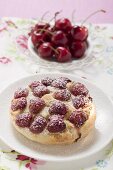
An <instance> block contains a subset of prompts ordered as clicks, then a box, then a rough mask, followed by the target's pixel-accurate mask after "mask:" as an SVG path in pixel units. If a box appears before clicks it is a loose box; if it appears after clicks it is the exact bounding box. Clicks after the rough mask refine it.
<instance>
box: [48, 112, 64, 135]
mask: <svg viewBox="0 0 113 170" xmlns="http://www.w3.org/2000/svg"><path fill="white" fill-rule="evenodd" d="M49 119H50V121H49V122H48V124H47V130H48V131H49V132H50V133H58V132H62V131H64V130H65V129H66V124H65V122H64V120H63V119H62V117H60V116H59V115H52V116H51V117H50V118H49Z"/></svg>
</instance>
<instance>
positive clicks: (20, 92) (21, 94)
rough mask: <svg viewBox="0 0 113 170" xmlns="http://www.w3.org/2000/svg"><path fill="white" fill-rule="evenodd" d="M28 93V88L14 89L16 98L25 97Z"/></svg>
mask: <svg viewBox="0 0 113 170" xmlns="http://www.w3.org/2000/svg"><path fill="white" fill-rule="evenodd" d="M28 93H29V91H28V89H26V88H25V89H22V88H19V89H18V90H16V91H15V93H14V98H15V99H17V98H20V97H27V96H28Z"/></svg>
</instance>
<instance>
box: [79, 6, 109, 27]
mask: <svg viewBox="0 0 113 170" xmlns="http://www.w3.org/2000/svg"><path fill="white" fill-rule="evenodd" d="M99 12H103V13H106V11H105V10H103V9H101V10H98V11H95V12H93V13H92V14H90V15H89V16H88V17H87V18H86V19H85V20H83V21H82V23H81V26H82V25H83V24H84V23H85V22H86V21H87V20H88V19H89V18H90V17H92V16H93V15H95V14H97V13H99Z"/></svg>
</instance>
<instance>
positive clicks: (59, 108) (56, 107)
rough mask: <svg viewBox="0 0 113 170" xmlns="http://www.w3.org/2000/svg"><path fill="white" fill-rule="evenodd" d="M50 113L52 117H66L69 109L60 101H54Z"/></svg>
mask: <svg viewBox="0 0 113 170" xmlns="http://www.w3.org/2000/svg"><path fill="white" fill-rule="evenodd" d="M49 113H50V114H51V115H54V114H55V115H65V114H66V113H67V107H66V105H65V104H64V103H62V102H60V101H54V102H53V103H52V104H51V106H50V107H49Z"/></svg>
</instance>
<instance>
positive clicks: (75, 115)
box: [69, 111, 88, 128]
mask: <svg viewBox="0 0 113 170" xmlns="http://www.w3.org/2000/svg"><path fill="white" fill-rule="evenodd" d="M87 119H88V116H87V115H86V113H85V112H83V111H74V112H72V113H71V115H70V117H69V121H70V122H71V123H73V124H74V125H75V126H76V127H77V128H80V127H81V126H82V125H83V124H84V123H85V121H86V120H87Z"/></svg>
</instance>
